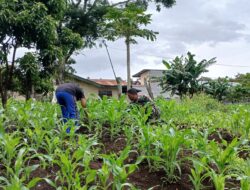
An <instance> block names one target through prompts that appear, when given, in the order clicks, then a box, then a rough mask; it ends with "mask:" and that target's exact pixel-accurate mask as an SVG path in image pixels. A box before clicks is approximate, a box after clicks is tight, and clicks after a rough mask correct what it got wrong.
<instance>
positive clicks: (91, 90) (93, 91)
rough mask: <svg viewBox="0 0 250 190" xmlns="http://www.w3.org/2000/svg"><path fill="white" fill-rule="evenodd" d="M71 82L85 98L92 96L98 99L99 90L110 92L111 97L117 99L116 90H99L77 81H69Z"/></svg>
mask: <svg viewBox="0 0 250 190" xmlns="http://www.w3.org/2000/svg"><path fill="white" fill-rule="evenodd" d="M71 81H72V82H74V83H76V84H78V85H79V87H80V88H82V90H83V92H84V95H85V97H86V98H89V97H91V96H93V94H94V95H95V96H97V97H98V94H99V90H111V91H112V97H114V98H118V89H116V88H100V87H97V86H94V85H91V84H88V83H86V82H84V81H80V80H77V79H71Z"/></svg>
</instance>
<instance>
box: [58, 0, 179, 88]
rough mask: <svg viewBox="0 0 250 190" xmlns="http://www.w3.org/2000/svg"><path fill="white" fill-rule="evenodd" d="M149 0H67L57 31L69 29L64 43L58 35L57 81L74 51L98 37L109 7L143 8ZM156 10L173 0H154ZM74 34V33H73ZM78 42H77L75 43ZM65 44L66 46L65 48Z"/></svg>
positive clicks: (93, 43) (59, 80)
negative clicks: (127, 6) (113, 0)
mask: <svg viewBox="0 0 250 190" xmlns="http://www.w3.org/2000/svg"><path fill="white" fill-rule="evenodd" d="M149 2H151V0H125V1H122V0H121V1H119V2H117V3H112V1H109V0H69V1H68V7H67V12H66V14H65V16H64V19H63V22H62V23H61V24H60V29H59V31H63V30H65V29H66V30H69V29H70V30H71V32H70V33H69V31H68V33H67V34H68V35H70V37H69V38H68V40H67V42H66V43H61V42H62V41H63V40H61V39H63V38H65V33H64V35H59V43H58V44H57V47H60V48H61V49H62V52H61V53H60V54H58V56H59V57H58V66H57V73H59V74H58V75H57V78H58V81H57V83H61V82H62V81H63V78H64V76H63V75H64V70H65V67H66V65H67V64H68V65H69V64H70V57H71V55H72V54H73V53H74V52H75V51H76V50H79V49H81V48H84V47H92V46H94V45H95V40H96V39H97V38H99V37H100V35H101V33H100V24H99V23H100V22H103V19H104V17H103V16H104V15H105V14H106V13H107V11H108V10H109V8H110V7H112V8H115V7H119V8H120V9H122V7H123V8H124V7H126V5H128V4H129V3H136V4H137V5H138V6H143V7H144V8H145V9H146V8H147V6H148V3H149ZM154 2H155V4H156V7H157V10H160V8H161V6H163V7H171V6H172V5H174V4H175V0H154ZM75 33H77V34H79V35H80V37H81V38H83V41H84V44H83V45H82V44H81V43H80V42H81V40H80V39H79V36H76V35H75ZM73 34H74V35H73ZM76 42H78V43H76ZM65 46H67V48H66V49H65ZM65 50H66V51H65Z"/></svg>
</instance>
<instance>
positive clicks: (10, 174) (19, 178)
mask: <svg viewBox="0 0 250 190" xmlns="http://www.w3.org/2000/svg"><path fill="white" fill-rule="evenodd" d="M27 153H28V150H27V149H26V148H21V149H20V150H19V152H18V154H17V157H16V161H15V163H14V167H13V168H12V167H10V166H6V170H7V176H6V177H0V181H1V183H0V187H1V188H3V189H6V190H12V189H27V190H28V189H29V188H31V187H33V186H35V185H36V183H37V182H39V181H41V180H42V179H41V178H34V179H32V180H30V181H29V176H30V173H31V172H32V171H34V170H36V169H37V168H38V167H39V165H32V166H25V165H24V163H25V162H26V161H27V160H28V159H29V157H28V156H27ZM24 157H25V159H24ZM26 181H29V182H28V183H27V184H25V182H26Z"/></svg>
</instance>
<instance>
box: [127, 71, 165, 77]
mask: <svg viewBox="0 0 250 190" xmlns="http://www.w3.org/2000/svg"><path fill="white" fill-rule="evenodd" d="M148 71H165V70H162V69H143V70H141V71H140V72H138V73H136V74H134V75H133V76H132V77H140V76H141V75H142V74H143V73H145V72H148Z"/></svg>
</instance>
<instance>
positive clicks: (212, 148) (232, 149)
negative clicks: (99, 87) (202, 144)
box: [205, 138, 240, 174]
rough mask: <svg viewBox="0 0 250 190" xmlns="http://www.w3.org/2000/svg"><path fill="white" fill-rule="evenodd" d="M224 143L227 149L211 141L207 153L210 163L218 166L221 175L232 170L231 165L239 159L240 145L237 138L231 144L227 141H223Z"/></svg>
mask: <svg viewBox="0 0 250 190" xmlns="http://www.w3.org/2000/svg"><path fill="white" fill-rule="evenodd" d="M223 143H224V145H225V147H226V148H225V149H222V148H221V147H220V146H219V145H218V144H217V143H216V142H215V141H211V142H210V143H209V144H208V145H207V152H206V153H205V154H207V158H208V161H209V162H210V163H212V164H215V165H216V167H217V169H218V173H219V174H222V173H224V172H226V171H227V170H228V169H231V168H230V165H231V163H233V160H234V159H235V158H237V155H238V147H239V144H240V143H239V141H238V140H237V138H235V139H233V141H232V142H231V143H230V144H228V143H227V142H226V141H223Z"/></svg>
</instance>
